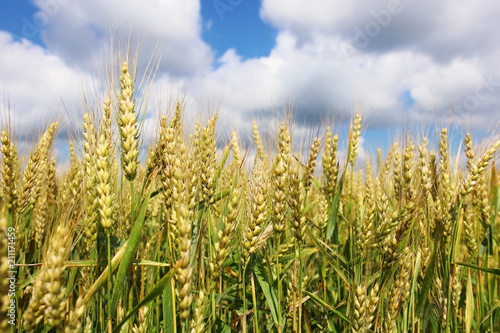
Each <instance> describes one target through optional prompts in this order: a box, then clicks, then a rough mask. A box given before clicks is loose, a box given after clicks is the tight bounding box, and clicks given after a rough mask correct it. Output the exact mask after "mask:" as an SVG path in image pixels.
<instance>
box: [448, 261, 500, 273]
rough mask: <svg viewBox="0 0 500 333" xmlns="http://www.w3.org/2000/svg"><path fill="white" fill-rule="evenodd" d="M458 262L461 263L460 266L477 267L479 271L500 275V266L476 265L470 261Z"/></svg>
mask: <svg viewBox="0 0 500 333" xmlns="http://www.w3.org/2000/svg"><path fill="white" fill-rule="evenodd" d="M456 264H457V265H460V266H465V267H469V268H473V269H477V270H479V271H483V272H486V273H490V274H494V275H498V276H500V269H498V268H489V267H481V266H478V265H474V264H471V263H468V262H457V263H456Z"/></svg>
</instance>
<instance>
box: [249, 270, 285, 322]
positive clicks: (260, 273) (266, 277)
mask: <svg viewBox="0 0 500 333" xmlns="http://www.w3.org/2000/svg"><path fill="white" fill-rule="evenodd" d="M268 268H269V267H268ZM253 271H254V274H255V276H256V277H257V281H258V282H259V284H260V287H261V288H262V291H263V292H264V296H265V297H266V300H267V304H268V305H269V308H270V309H271V315H272V317H273V320H274V323H275V324H276V325H279V322H280V321H279V320H278V319H279V317H280V316H281V314H280V313H278V297H277V296H276V290H274V289H273V288H272V286H271V284H270V283H269V281H271V277H270V274H268V272H267V271H266V270H265V269H264V267H263V266H262V260H256V263H255V265H254V266H253Z"/></svg>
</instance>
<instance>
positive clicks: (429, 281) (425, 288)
mask: <svg viewBox="0 0 500 333" xmlns="http://www.w3.org/2000/svg"><path fill="white" fill-rule="evenodd" d="M438 249H439V246H436V247H435V249H434V251H433V252H432V256H431V259H430V260H429V265H428V266H427V270H426V271H425V276H424V281H423V282H422V289H421V291H420V295H419V297H418V303H417V307H416V309H415V316H416V317H420V316H421V315H422V314H423V312H424V310H425V308H426V304H427V301H428V299H429V290H430V289H431V287H432V285H433V284H434V275H435V269H434V268H435V266H436V256H437V252H438Z"/></svg>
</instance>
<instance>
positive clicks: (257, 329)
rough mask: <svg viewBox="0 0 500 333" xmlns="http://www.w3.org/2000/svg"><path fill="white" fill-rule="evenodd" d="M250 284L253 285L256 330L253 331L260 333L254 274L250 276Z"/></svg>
mask: <svg viewBox="0 0 500 333" xmlns="http://www.w3.org/2000/svg"><path fill="white" fill-rule="evenodd" d="M250 282H251V283H252V302H253V319H254V328H253V331H254V332H255V333H259V317H258V316H257V312H258V311H257V297H256V294H255V280H254V277H253V273H252V275H251V276H250Z"/></svg>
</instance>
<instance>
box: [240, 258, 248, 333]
mask: <svg viewBox="0 0 500 333" xmlns="http://www.w3.org/2000/svg"><path fill="white" fill-rule="evenodd" d="M246 272H247V264H246V263H245V264H244V265H243V275H242V289H243V316H241V328H242V332H243V333H247V295H246V284H245V275H246Z"/></svg>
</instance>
